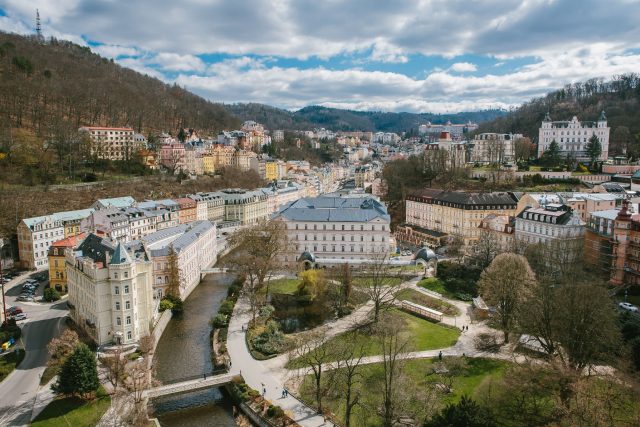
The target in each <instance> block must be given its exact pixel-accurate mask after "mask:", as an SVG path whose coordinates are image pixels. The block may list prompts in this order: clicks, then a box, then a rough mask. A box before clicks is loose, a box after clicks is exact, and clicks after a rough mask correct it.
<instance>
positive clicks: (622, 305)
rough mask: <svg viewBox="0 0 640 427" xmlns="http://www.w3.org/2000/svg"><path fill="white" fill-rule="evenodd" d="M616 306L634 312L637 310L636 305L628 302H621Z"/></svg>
mask: <svg viewBox="0 0 640 427" xmlns="http://www.w3.org/2000/svg"><path fill="white" fill-rule="evenodd" d="M618 307H620V308H621V309H623V310H627V311H633V312H634V313H637V312H638V306H637V305H633V304H630V303H628V302H621V303H619V304H618Z"/></svg>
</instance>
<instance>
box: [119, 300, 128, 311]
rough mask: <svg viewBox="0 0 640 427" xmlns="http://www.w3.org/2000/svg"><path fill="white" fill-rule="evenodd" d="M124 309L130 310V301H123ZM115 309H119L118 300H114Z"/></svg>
mask: <svg viewBox="0 0 640 427" xmlns="http://www.w3.org/2000/svg"><path fill="white" fill-rule="evenodd" d="M124 309H125V310H131V301H129V300H127V301H125V302H124ZM116 310H120V301H116Z"/></svg>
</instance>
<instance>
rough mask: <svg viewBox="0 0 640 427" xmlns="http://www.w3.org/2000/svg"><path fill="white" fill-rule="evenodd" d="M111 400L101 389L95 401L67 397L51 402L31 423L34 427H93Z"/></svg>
mask: <svg viewBox="0 0 640 427" xmlns="http://www.w3.org/2000/svg"><path fill="white" fill-rule="evenodd" d="M110 403H111V398H110V397H109V395H107V394H106V393H105V391H104V389H102V388H100V390H99V391H98V396H97V398H96V399H94V400H90V401H85V400H82V399H79V398H77V397H65V398H61V399H56V400H54V401H53V402H51V403H50V404H49V405H48V406H47V407H46V408H44V410H43V411H42V412H41V413H40V415H38V416H37V417H36V419H35V420H34V421H33V423H31V426H32V427H49V426H51V427H57V426H73V427H92V426H95V425H96V424H97V422H98V421H99V420H100V418H101V417H102V415H103V414H104V413H105V412H106V410H107V409H108V408H109V405H110Z"/></svg>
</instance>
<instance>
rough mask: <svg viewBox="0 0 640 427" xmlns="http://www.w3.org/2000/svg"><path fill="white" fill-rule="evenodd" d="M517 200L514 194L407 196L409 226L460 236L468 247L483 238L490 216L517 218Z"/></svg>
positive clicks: (426, 193) (427, 193)
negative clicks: (484, 221) (481, 225)
mask: <svg viewBox="0 0 640 427" xmlns="http://www.w3.org/2000/svg"><path fill="white" fill-rule="evenodd" d="M517 206H518V198H517V195H516V194H514V193H511V192H495V193H466V192H457V191H444V190H438V189H425V190H422V191H421V192H420V193H416V194H413V195H410V196H407V199H406V223H407V224H409V225H414V226H418V227H421V228H424V229H427V230H432V231H437V232H439V233H445V234H448V235H450V236H459V237H461V238H462V239H463V240H464V244H465V245H469V244H471V243H472V242H474V241H476V240H477V239H478V237H479V236H480V232H481V228H480V224H481V222H482V220H483V219H484V218H485V217H486V216H487V215H491V214H493V215H511V216H515V215H516V214H517Z"/></svg>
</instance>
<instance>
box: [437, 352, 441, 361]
mask: <svg viewBox="0 0 640 427" xmlns="http://www.w3.org/2000/svg"><path fill="white" fill-rule="evenodd" d="M438 360H440V361H442V352H440V353H438Z"/></svg>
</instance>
